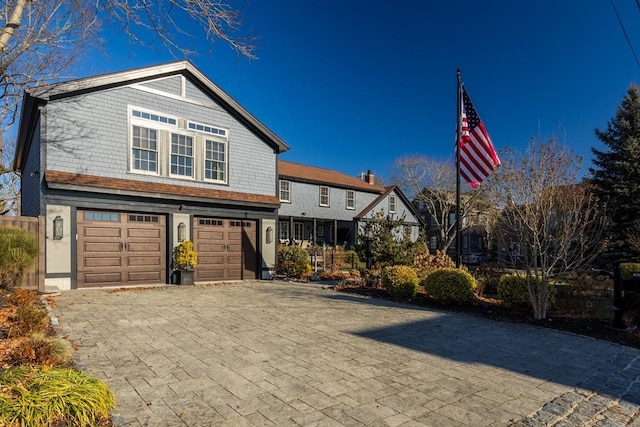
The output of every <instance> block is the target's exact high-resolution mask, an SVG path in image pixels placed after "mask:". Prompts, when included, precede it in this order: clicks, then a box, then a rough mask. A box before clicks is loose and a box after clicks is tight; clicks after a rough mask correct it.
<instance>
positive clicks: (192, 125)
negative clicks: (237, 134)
mask: <svg viewBox="0 0 640 427" xmlns="http://www.w3.org/2000/svg"><path fill="white" fill-rule="evenodd" d="M187 127H188V128H189V129H193V130H197V131H199V132H204V133H210V134H211V135H221V136H227V131H226V129H221V128H218V127H215V126H209V125H203V124H201V123H196V122H189V123H187Z"/></svg>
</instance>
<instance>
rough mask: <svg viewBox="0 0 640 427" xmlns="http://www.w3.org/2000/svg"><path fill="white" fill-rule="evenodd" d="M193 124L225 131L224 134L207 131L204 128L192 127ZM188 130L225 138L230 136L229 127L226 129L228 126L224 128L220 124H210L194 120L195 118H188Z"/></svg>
mask: <svg viewBox="0 0 640 427" xmlns="http://www.w3.org/2000/svg"><path fill="white" fill-rule="evenodd" d="M191 125H193V126H195V127H198V126H201V127H203V128H204V127H208V128H211V129H216V130H218V131H222V132H224V134H221V133H219V132H218V133H216V132H208V131H206V130H204V129H202V130H200V129H193V128H191ZM187 130H188V131H190V132H198V133H202V134H205V135H212V136H217V137H219V138H224V139H227V138H228V137H229V129H226V128H223V127H220V126H214V125H208V124H206V123H200V122H196V121H193V120H187Z"/></svg>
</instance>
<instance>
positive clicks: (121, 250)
mask: <svg viewBox="0 0 640 427" xmlns="http://www.w3.org/2000/svg"><path fill="white" fill-rule="evenodd" d="M120 252H122V242H120Z"/></svg>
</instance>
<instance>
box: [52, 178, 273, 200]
mask: <svg viewBox="0 0 640 427" xmlns="http://www.w3.org/2000/svg"><path fill="white" fill-rule="evenodd" d="M45 181H46V182H47V185H48V186H49V187H50V188H55V189H74V190H83V189H84V190H86V189H89V188H90V189H91V191H92V192H101V191H102V192H105V193H109V194H114V193H117V194H124V195H131V196H143V197H156V196H155V195H158V194H162V195H163V196H170V197H173V198H175V199H176V200H188V199H191V200H196V201H198V200H200V201H210V200H211V199H215V200H216V201H219V202H223V203H224V202H225V201H227V202H229V203H234V204H236V203H238V202H243V203H246V204H250V205H260V206H265V205H268V206H274V205H275V206H279V205H280V200H279V199H278V197H276V196H267V195H263V194H249V193H238V192H235V191H224V190H214V189H209V188H198V187H186V186H182V185H173V184H158V183H154V182H147V181H134V180H128V179H120V178H105V177H99V176H93V175H83V174H77V173H69V172H60V171H54V170H47V171H46V172H45Z"/></svg>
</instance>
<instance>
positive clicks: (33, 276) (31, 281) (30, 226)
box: [0, 215, 45, 291]
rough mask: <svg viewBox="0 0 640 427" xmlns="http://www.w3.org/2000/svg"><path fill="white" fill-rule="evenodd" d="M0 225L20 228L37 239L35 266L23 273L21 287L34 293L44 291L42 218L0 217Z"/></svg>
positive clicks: (43, 228) (43, 231)
mask: <svg viewBox="0 0 640 427" xmlns="http://www.w3.org/2000/svg"><path fill="white" fill-rule="evenodd" d="M0 225H2V226H5V227H14V228H21V229H23V230H26V231H27V232H29V233H30V234H32V235H34V236H36V238H37V239H38V259H37V260H36V265H35V266H34V267H33V268H31V269H30V270H29V271H28V272H27V273H25V275H24V277H23V279H22V287H23V288H26V289H32V290H34V291H44V271H45V265H44V249H45V247H44V246H45V239H44V236H45V223H44V216H39V217H28V216H7V215H3V216H0Z"/></svg>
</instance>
